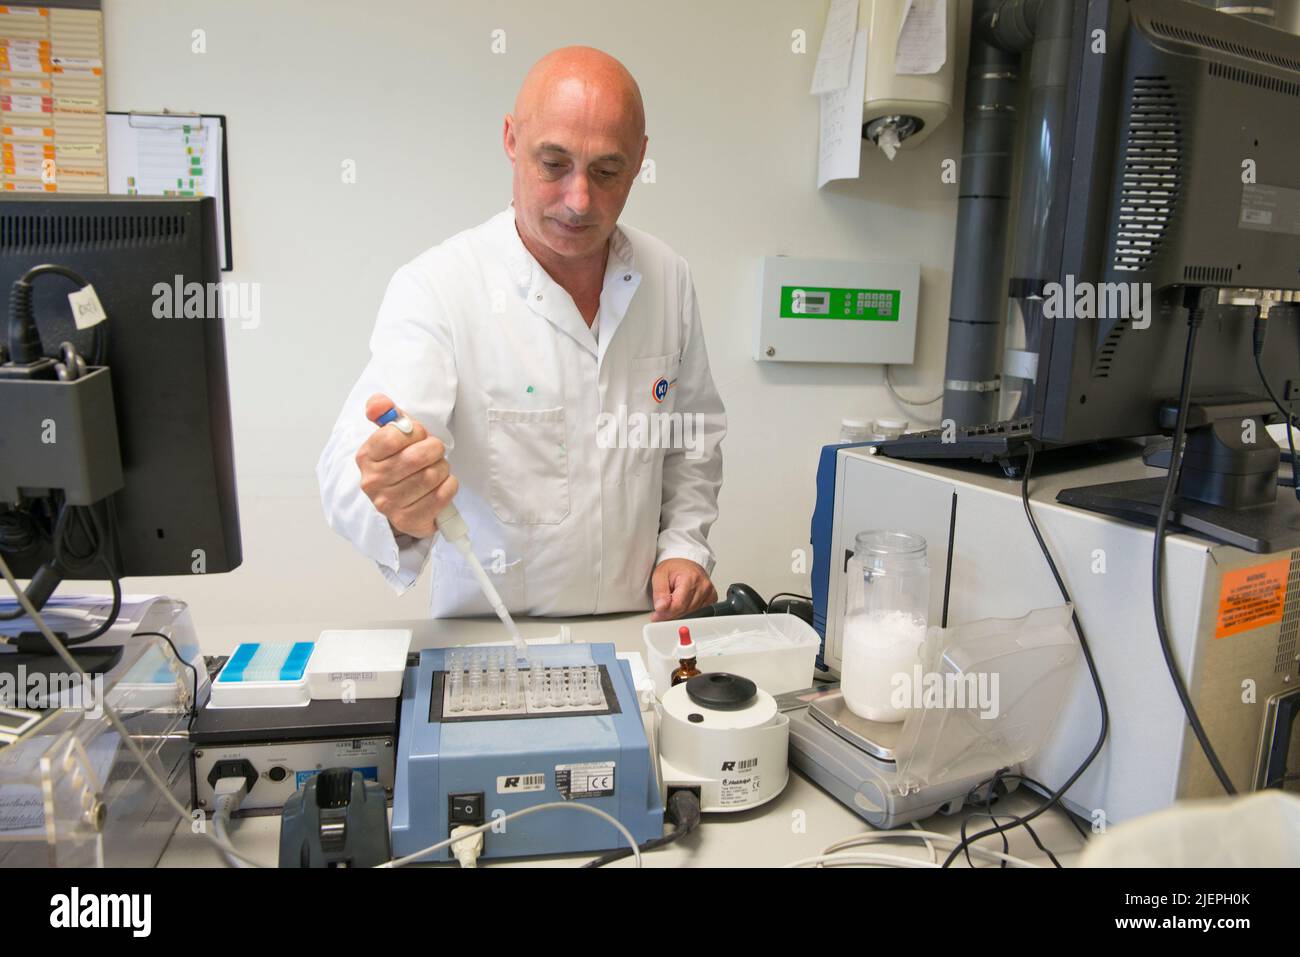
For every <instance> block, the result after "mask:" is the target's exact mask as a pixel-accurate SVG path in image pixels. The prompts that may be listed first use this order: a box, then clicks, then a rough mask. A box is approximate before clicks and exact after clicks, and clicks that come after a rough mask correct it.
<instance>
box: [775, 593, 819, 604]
mask: <svg viewBox="0 0 1300 957" xmlns="http://www.w3.org/2000/svg"><path fill="white" fill-rule="evenodd" d="M778 598H798V599H799V600H800V601H812V597H811V596H810V595H796V594H795V593H794V592H792V591H779V592H777V593H776V594H775V595H773V596H772V597H771V598H769V599H768V600H767V603H768V604H769V605H770V604H772V602H774V601H776V600H777V599H778Z"/></svg>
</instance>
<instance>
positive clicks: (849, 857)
mask: <svg viewBox="0 0 1300 957" xmlns="http://www.w3.org/2000/svg"><path fill="white" fill-rule="evenodd" d="M827 864H830V865H831V866H834V867H840V866H843V865H845V864H882V865H884V866H886V867H920V868H936V869H937V868H938V867H939V865H938V864H931V863H930V862H929V861H921V860H917V859H916V858H915V857H897V856H895V855H893V854H819V855H817V856H816V857H805V858H804V859H803V860H799V861H793V862H791V863H789V864H786V865H784V866H785V867H787V868H791V867H824V866H826V865H827Z"/></svg>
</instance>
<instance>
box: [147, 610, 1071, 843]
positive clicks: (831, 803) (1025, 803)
mask: <svg viewBox="0 0 1300 957" xmlns="http://www.w3.org/2000/svg"><path fill="white" fill-rule="evenodd" d="M647 621H649V615H648V614H646V613H634V614H625V615H605V616H599V617H590V618H564V619H561V618H547V619H521V620H520V621H519V628H520V631H521V632H523V635H524V637H525V638H526V639H529V638H542V637H547V636H551V635H555V634H557V633H558V631H559V628H560V625H568V626H570V628H571V629H572V635H573V640H574V641H576V642H610V643H612V644H613V645H614V646H615V648H616V649H617V650H618V651H621V652H626V651H641V650H642V642H641V629H642V627H643V626H644V625H645V623H646V622H647ZM346 627H356V628H410V629H411V630H412V632H413V634H414V638H413V640H412V644H411V647H412V650H418V649H421V648H443V647H451V646H455V645H460V644H476V643H482V642H493V643H501V642H503V641H504V640H506V636H505V631H504V629H503V628H502V626H501V624H500V622H498V621H497V620H496V619H444V620H437V621H435V620H427V619H426V620H419V621H400V622H392V621H389V622H364V623H352V624H348V623H341V622H337V621H333V622H314V623H302V624H297V625H292V626H285V627H277V629H276V632H275V634H274V636H271V635H266V634H262V633H261V632H260V631H259V630H258V629H257V628H256V627H249V628H247V629H226V630H225V631H223V632H221V633H214V634H208V633H205V634H204V635H203V636H202V639H203V645H204V650H205V651H206V652H207V653H209V654H214V653H226V652H228V651H229V650H231V649H233V648H234V646H235V645H236V644H238V643H239V642H240V641H256V640H263V641H265V640H271V639H272V638H273V639H274V640H277V641H287V640H299V641H310V640H313V639H315V638H316V637H317V635H319V633H320V632H321V631H323V630H325V629H326V628H346ZM1041 801H1042V799H1041V798H1040V797H1039V796H1038V795H1036V794H1034V793H1032V792H1030V791H1029V790H1028V789H1021V790H1019V791H1017V792H1016V793H1013V794H1011V795H1008V796H1006V797H1004V798H1002V799H1001V800H1000V801H998V803H997V804H996V805H995V806H994V807H995V811H996V812H998V813H999V814H1001V815H1002V818H1001V820H1002V821H1003V822H1005V820H1006V819H1007V817H1008V816H1009V815H1014V814H1020V815H1023V814H1026V813H1028V812H1029V811H1030V810H1032V809H1033V808H1035V807H1036V806H1038V804H1040V803H1041ZM971 810H972V809H970V808H967V809H966V810H965V811H963V812H962V813H961V814H957V815H954V816H951V817H948V816H944V815H942V814H939V815H935V816H934V817H932V818H930V819H929V820H927V821H923V822H920V823H921V825H922V826H923V827H924V828H925V829H926V830H931V831H937V832H939V833H942V834H951V835H954V836H956V835H957V834H958V833H959V831H960V828H961V822H962V820H963V818H965V817H967V816H968V815H969V814H970V812H971ZM988 826H989V821H988V819H987V818H976V819H973V820H972V821H971V825H970V828H969V829H968V832H970V833H973V832H975V831H977V830H980V829H983V828H985V827H988ZM1033 827H1034V830H1035V831H1036V832H1037V834H1038V837H1039V839H1040V840H1041V841H1042V842H1043V844H1044V845H1045V846H1046V847H1048V848H1049V849H1050V850H1051V851H1052V852H1053V853H1054V854H1055V855H1056V857H1057V859H1058V860H1059V861H1060V862H1061V864H1063V865H1064V866H1067V867H1068V866H1070V865H1071V864H1073V863H1075V862H1076V861H1077V859H1078V855H1079V853H1080V851H1081V850H1082V847H1083V839H1082V838H1081V837H1080V836H1079V833H1078V832H1077V831H1076V830H1075V828H1074V826H1073V825H1072V824H1071V822H1070V820H1069V818H1068V816H1067V814H1066V813H1065V812H1064V811H1061V810H1060V809H1058V808H1053V809H1052V810H1051V811H1048V812H1047V813H1046V814H1043V815H1042V816H1040V817H1039V818H1037V819H1035V821H1034V822H1033ZM1085 829H1086V825H1085ZM872 830H873V829H872V828H871V827H870V826H869V825H868V824H867V823H866V822H865V821H863V820H862V819H861V818H860V817H858V816H857V815H856V814H854V813H852V812H851V811H849V810H848V808H846V807H844V805H842V804H840V803H839V802H838V801H837V800H835V799H834V798H832V797H831V796H830V795H828V794H827V793H825V792H824V791H822V790H821V789H820V788H818V787H817V786H816V785H815V784H813V783H812V782H811V781H809V780H808V779H807V778H805V777H804V776H803V775H802V774H801V773H799V772H798V771H796V770H794V769H793V768H792V769H791V771H790V780H789V783H788V784H787V785H786V787H785V790H784V791H783V792H782V793H781V794H780V796H779V797H777V798H776V799H775V800H773V801H770V802H769V803H767V804H765V805H763V806H762V807H760V808H756V809H754V810H750V811H743V812H739V813H735V814H706V815H704V818H703V821H702V823H701V824H700V826H699V828H698V829H697V830H696V831H695V833H693V834H690V835H687V836H686V837H685V838H682V839H681V840H679V841H677V842H675V843H673V844H671V845H669V846H668V847H666V848H662V849H659V850H655V851H650V852H648V853H646V854H644V855H643V864H644V866H646V867H775V866H780V865H782V864H786V863H790V862H793V861H796V860H801V859H803V858H807V857H813V856H816V855H818V854H820V853H822V852H823V851H824V850H825V849H826V847H827V846H828V845H830V844H832V843H834V842H836V841H840V840H842V839H844V838H848V837H852V836H854V835H857V834H864V833H867V832H870V831H872ZM279 833H280V818H279V816H278V815H272V816H266V817H248V818H240V819H238V820H236V821H234V822H233V823H232V826H231V828H230V837H231V840H232V841H233V843H234V845H235V847H236V848H237V849H238V850H239V851H241V852H242V853H244V854H247V855H248V856H249V857H250V858H252V859H253V860H255V861H257V862H258V863H261V864H264V865H266V866H268V867H274V866H275V864H276V858H277V854H278V842H279ZM1006 836H1007V841H1008V843H1009V844H1010V849H1009V851H1008V853H1010V854H1013V855H1015V856H1017V857H1022V858H1024V859H1026V860H1029V861H1033V862H1035V863H1041V864H1042V865H1043V866H1048V867H1050V866H1051V862H1050V861H1049V860H1048V859H1047V857H1046V856H1045V855H1044V854H1043V853H1042V852H1041V851H1039V850H1038V848H1037V847H1036V846H1035V845H1034V842H1033V839H1032V838H1031V837H1030V835H1029V834H1028V833H1027V832H1026V831H1025V829H1024V828H1021V827H1016V828H1012V829H1010V830H1009V831H1008V832H1007V834H1006ZM981 843H982V844H983V845H986V846H988V847H989V848H991V849H993V850H999V851H1000V850H1002V849H1003V848H1002V843H1001V841H1000V840H999V839H998V838H996V837H989V838H985V840H984V841H983V842H981ZM873 850H877V851H882V852H884V853H888V854H893V855H899V856H906V857H913V858H917V859H919V860H925V859H927V858H928V856H929V852H928V851H927V850H926V849H925V847H924V846H923V845H922V844H921V843H920V842H919V841H909V842H899V841H891V842H890V843H889V845H888V846H887V847H881V846H879V845H877V846H876V847H874V848H873ZM595 856H596V855H595V854H592V853H582V854H573V855H566V856H564V857H558V858H529V859H523V860H517V861H484V862H481V866H487V867H539V866H558V867H576V866H578V865H580V864H582V863H584V862H586V861H588V860H590V859H591V858H592V857H595ZM945 856H946V855H945V853H944V852H942V851H941V852H940V853H939V860H940V861H942V860H943V858H944V857H945ZM977 863H980V866H996V865H990V864H987V863H981V862H979V861H978V860H977ZM222 865H223V861H222V859H221V856H220V855H219V854H218V853H217V852H216V851H215V850H214V849H213V847H212V845H211V844H209V843H208V842H207V841H206V840H205V839H204V838H203V837H202V836H201V835H198V834H194V833H191V831H190V828H189V826H188V824H186V825H185V826H183V827H178V828H177V830H176V832H175V833H174V834H173V836H172V839H171V841H170V843H169V844H168V846H167V849H166V851H165V852H164V853H163V857H162V860H161V861H160V862H159V866H160V867H219V866H222ZM431 866H456V865H452V864H442V865H431ZM609 866H612V867H630V866H632V860H631V859H630V858H627V859H624V860H622V861H618V862H616V863H615V864H612V865H609ZM960 866H965V862H964V861H962V862H961V864H960Z"/></svg>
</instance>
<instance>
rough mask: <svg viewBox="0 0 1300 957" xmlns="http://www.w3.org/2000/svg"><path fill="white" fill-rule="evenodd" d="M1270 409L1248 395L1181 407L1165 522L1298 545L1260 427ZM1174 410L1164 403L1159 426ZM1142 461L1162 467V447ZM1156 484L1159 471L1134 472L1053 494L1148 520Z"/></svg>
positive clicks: (1290, 496) (1299, 527) (1273, 449)
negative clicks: (1179, 445)
mask: <svg viewBox="0 0 1300 957" xmlns="http://www.w3.org/2000/svg"><path fill="white" fill-rule="evenodd" d="M1276 411H1277V410H1276V407H1275V406H1273V404H1272V403H1271V402H1267V401H1263V402H1261V401H1259V400H1254V399H1233V400H1221V401H1218V402H1213V401H1210V402H1201V403H1195V404H1193V405H1192V406H1191V407H1190V408H1189V410H1188V431H1187V444H1186V447H1185V449H1184V452H1183V465H1182V472H1181V474H1180V476H1179V482H1178V489H1177V492H1176V494H1175V496H1174V500H1173V504H1172V506H1171V508H1170V512H1169V515H1170V521H1171V522H1172V523H1173V525H1175V526H1178V527H1179V528H1182V529H1185V530H1187V531H1191V532H1196V533H1198V534H1201V535H1204V536H1206V537H1207V538H1212V539H1214V540H1215V541H1219V542H1223V543H1224V544H1227V545H1235V546H1236V547H1238V548H1243V549H1245V550H1246V551H1249V552H1258V553H1269V552H1280V551H1287V550H1289V549H1293V548H1297V547H1300V501H1297V500H1296V497H1295V495H1294V493H1293V492H1292V491H1291V490H1290V489H1289V488H1286V487H1282V488H1281V489H1280V490H1279V487H1278V464H1279V461H1280V454H1279V452H1278V447H1277V443H1275V442H1274V441H1273V439H1272V436H1270V435H1269V434H1268V432H1267V430H1266V429H1265V428H1264V423H1265V419H1266V417H1267V416H1269V415H1270V414H1274V415H1275V414H1276ZM1176 416H1177V409H1176V408H1175V407H1173V406H1171V405H1167V406H1165V407H1164V408H1163V409H1162V410H1161V425H1162V426H1164V427H1166V428H1169V429H1170V430H1171V431H1172V428H1173V425H1174V421H1173V419H1174V418H1175V417H1176ZM1246 420H1251V425H1249V426H1248V425H1247V424H1246ZM1247 438H1251V439H1253V441H1250V442H1247V441H1246V439H1247ZM1145 460H1146V464H1147V465H1150V466H1154V467H1157V468H1166V469H1167V468H1168V467H1169V450H1168V449H1162V450H1158V451H1156V452H1154V453H1152V454H1148V455H1147V456H1146V457H1145ZM1164 491H1165V479H1164V478H1163V477H1161V478H1150V479H1136V480H1133V481H1128V482H1110V483H1107V484H1104V485H1087V486H1082V487H1079V488H1067V489H1062V490H1061V491H1060V492H1059V493H1058V494H1057V496H1056V500H1057V501H1058V502H1060V503H1062V504H1063V505H1072V506H1075V507H1076V508H1083V509H1087V510H1088V511H1092V512H1100V513H1102V514H1104V515H1113V516H1115V517H1117V518H1123V519H1127V520H1129V521H1133V522H1138V523H1140V524H1146V525H1155V523H1156V519H1157V518H1158V516H1159V514H1160V502H1161V500H1162V498H1163V497H1164Z"/></svg>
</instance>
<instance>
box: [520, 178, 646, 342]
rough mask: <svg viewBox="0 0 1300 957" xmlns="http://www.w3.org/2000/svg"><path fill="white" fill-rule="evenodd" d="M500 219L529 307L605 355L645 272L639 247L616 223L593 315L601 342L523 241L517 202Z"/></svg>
mask: <svg viewBox="0 0 1300 957" xmlns="http://www.w3.org/2000/svg"><path fill="white" fill-rule="evenodd" d="M497 219H498V220H499V226H500V230H499V232H500V233H501V235H502V239H503V241H504V243H505V253H506V260H507V263H508V266H509V269H510V274H511V276H512V277H513V278H514V280H515V282H516V283H517V284H518V286H519V291H520V292H521V293H522V294H523V296H524V300H525V301H526V302H527V303H528V307H529V308H530V309H531V310H532V311H533V312H535V313H537V314H538V315H540V316H541V317H542V318H544V319H545V320H546V321H547V322H549V323H551V324H552V325H553V326H555V327H556V328H557V329H559V330H560V331H562V332H564V333H565V334H567V335H568V336H570V337H571V338H573V339H574V340H575V341H576V342H577V343H578V344H579V345H581V346H583V348H585V349H586V350H587V351H588V352H590V353H591V354H592V355H594V356H596V357H597V358H598V359H600V358H603V357H604V354H605V351H606V349H607V347H608V345H609V341H610V339H612V338H613V336H614V331H615V330H616V329H617V328H618V326H619V324H620V323H621V322H622V321H623V316H624V315H625V314H626V313H627V310H628V306H629V305H630V304H631V302H632V296H633V294H634V293H635V292H636V289H637V286H639V285H640V283H641V274H640V273H639V272H637V271H636V256H635V251H634V249H633V247H632V241H631V240H630V239H629V238H628V236H627V234H626V233H625V232H623V230H622V229H621V228H619V227H618V226H615V227H614V232H613V233H611V234H610V239H609V255H608V257H607V258H606V261H605V279H604V282H603V283H602V286H601V295H600V311H599V312H598V313H597V314H596V319H595V321H596V322H597V323H599V324H600V341H599V345H598V344H597V341H596V336H594V335H593V334H592V331H591V329H590V328H588V326H587V323H586V322H585V321H584V320H583V318H582V316H581V314H579V312H578V309H577V306H575V305H574V303H573V299H572V297H571V296H569V295H568V293H567V292H564V289H563V287H562V286H560V284H559V283H557V282H556V281H555V280H554V279H552V278H551V276H550V274H549V273H548V272H547V271H546V270H545V269H543V268H542V265H541V263H539V262H538V261H537V259H536V258H535V257H534V256H533V254H532V253H530V252H529V251H528V247H527V246H525V245H524V241H523V240H522V239H520V237H519V231H518V229H517V228H516V226H515V204H514V203H513V202H511V203H510V205H509V206H508V207H507V208H506V209H505V211H504V212H502V213H501V215H500V216H499V217H497ZM560 293H563V295H562V296H561V295H559V294H560Z"/></svg>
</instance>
